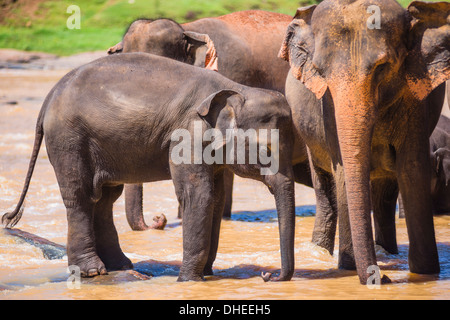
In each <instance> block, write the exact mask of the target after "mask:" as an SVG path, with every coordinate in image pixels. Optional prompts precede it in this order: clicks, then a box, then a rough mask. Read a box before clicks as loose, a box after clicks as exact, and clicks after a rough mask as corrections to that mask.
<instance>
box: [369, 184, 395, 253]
mask: <svg viewBox="0 0 450 320" xmlns="http://www.w3.org/2000/svg"><path fill="white" fill-rule="evenodd" d="M371 193H372V207H373V219H374V224H375V243H376V244H378V245H380V246H382V247H383V248H384V249H385V250H387V251H388V252H389V253H398V247H397V235H396V231H395V207H396V205H397V197H398V184H397V181H396V180H395V179H376V180H374V181H372V182H371Z"/></svg>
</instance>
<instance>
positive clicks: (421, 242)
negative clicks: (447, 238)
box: [396, 125, 440, 274]
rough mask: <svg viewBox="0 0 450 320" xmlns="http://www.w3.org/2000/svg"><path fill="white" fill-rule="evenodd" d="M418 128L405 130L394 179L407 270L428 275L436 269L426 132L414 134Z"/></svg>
mask: <svg viewBox="0 0 450 320" xmlns="http://www.w3.org/2000/svg"><path fill="white" fill-rule="evenodd" d="M419 127H424V126H423V125H421V126H419ZM419 127H416V130H409V132H408V133H407V137H408V141H406V142H405V143H404V144H403V146H402V147H401V148H400V150H399V151H398V152H397V163H396V165H397V178H398V183H399V187H400V192H401V195H402V202H403V207H404V211H405V218H406V226H407V229H408V238H409V261H408V262H409V269H410V271H411V272H414V273H423V274H432V273H439V271H440V268H439V258H438V252H437V247H436V239H435V233H434V222H433V214H432V207H431V190H430V185H431V173H430V157H429V153H428V152H427V150H429V145H428V144H429V141H428V136H427V134H426V132H417V131H420V130H417V128H419ZM423 131H425V130H423Z"/></svg>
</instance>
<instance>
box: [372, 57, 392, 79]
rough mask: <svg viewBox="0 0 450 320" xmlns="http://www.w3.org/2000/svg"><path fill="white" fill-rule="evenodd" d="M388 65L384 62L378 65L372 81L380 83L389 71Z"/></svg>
mask: <svg viewBox="0 0 450 320" xmlns="http://www.w3.org/2000/svg"><path fill="white" fill-rule="evenodd" d="M389 66H390V63H389V62H385V63H382V64H379V65H378V66H377V67H376V68H375V71H374V79H375V81H376V82H379V81H382V80H383V78H384V77H385V76H386V73H387V71H388V70H389Z"/></svg>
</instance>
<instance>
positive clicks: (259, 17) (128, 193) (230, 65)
mask: <svg viewBox="0 0 450 320" xmlns="http://www.w3.org/2000/svg"><path fill="white" fill-rule="evenodd" d="M290 21H291V16H288V15H283V14H279V13H273V12H266V11H259V10H250V11H241V12H234V13H231V14H227V15H224V16H221V17H215V18H204V19H200V20H197V21H194V22H190V23H185V24H178V23H177V22H175V21H173V20H170V19H159V20H145V19H139V20H136V21H134V22H133V23H132V24H131V25H130V26H129V28H128V30H127V32H126V33H125V35H124V37H123V40H122V41H121V42H120V43H118V44H117V45H115V46H114V47H111V48H110V49H109V50H108V53H109V54H114V53H119V52H125V53H126V52H138V51H140V52H148V53H152V54H157V55H160V56H165V57H168V58H171V59H175V60H178V61H181V62H184V63H188V64H193V65H196V66H199V67H205V60H206V61H208V59H207V58H206V56H205V55H206V52H208V50H210V49H211V47H213V48H214V50H215V51H216V54H217V56H218V60H217V66H216V67H217V71H218V72H219V73H220V74H222V75H224V76H225V77H227V78H228V79H230V80H233V81H235V82H238V83H240V84H244V85H248V86H252V87H257V88H266V89H271V90H277V91H279V92H282V93H283V92H284V85H285V80H286V75H287V73H288V71H289V64H288V63H287V62H286V61H283V60H281V59H279V58H278V57H277V54H278V50H279V46H280V43H281V42H282V40H283V37H284V31H285V29H286V27H287V25H288V24H289V22H290ZM262 22H263V24H262ZM206 64H208V62H206ZM206 67H207V68H211V66H206ZM296 150H297V152H296V160H295V163H296V164H297V165H296V167H295V169H294V170H295V172H296V177H297V179H296V182H299V183H302V184H305V185H308V186H312V182H311V178H310V173H309V168H308V160H307V153H306V147H305V145H304V142H303V141H301V140H298V141H297V148H296ZM232 191H233V175H232V174H231V173H226V174H225V197H226V201H225V207H224V213H223V217H224V218H229V217H231V207H232ZM142 196H143V189H142V185H125V203H126V213H127V219H128V222H129V224H130V226H131V228H132V229H133V230H145V229H147V228H148V227H147V225H146V224H145V221H144V217H143V204H142V202H143V201H142ZM181 215H182V213H181V210H180V208H179V210H178V217H179V218H181Z"/></svg>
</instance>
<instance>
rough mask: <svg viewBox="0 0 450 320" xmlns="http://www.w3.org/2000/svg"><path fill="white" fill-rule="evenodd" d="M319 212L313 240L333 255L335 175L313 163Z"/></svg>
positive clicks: (335, 220) (335, 224) (312, 172)
mask: <svg viewBox="0 0 450 320" xmlns="http://www.w3.org/2000/svg"><path fill="white" fill-rule="evenodd" d="M311 175H312V177H313V185H314V191H315V195H316V203H317V213H316V218H315V220H314V230H313V234H312V242H313V243H314V244H316V245H318V246H320V247H322V248H324V249H326V250H328V252H329V253H330V254H331V255H333V251H334V242H335V237H336V226H337V220H338V216H337V212H338V211H337V204H336V186H335V183H334V178H333V176H332V175H331V174H330V173H328V172H325V171H323V170H321V169H320V168H317V167H315V166H314V164H313V163H311Z"/></svg>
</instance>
